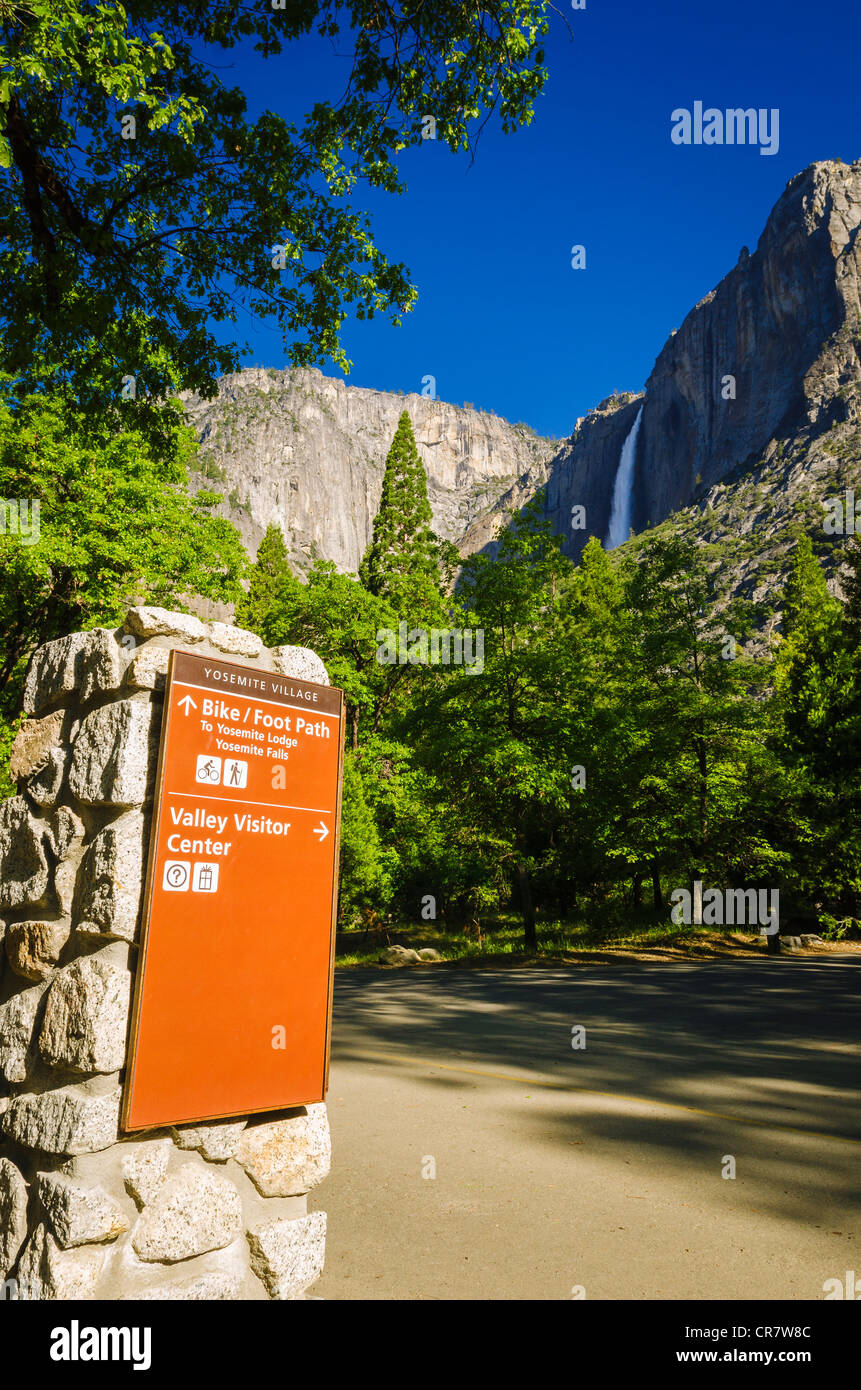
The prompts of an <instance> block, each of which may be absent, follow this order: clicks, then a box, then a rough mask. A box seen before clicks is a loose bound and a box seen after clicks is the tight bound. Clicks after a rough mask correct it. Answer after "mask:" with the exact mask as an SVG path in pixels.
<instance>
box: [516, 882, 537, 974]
mask: <svg viewBox="0 0 861 1390" xmlns="http://www.w3.org/2000/svg"><path fill="white" fill-rule="evenodd" d="M517 887H518V889H519V892H520V911H521V912H522V914H523V934H524V937H525V940H526V949H527V951H537V949H538V937H537V935H536V932H535V907H534V905H533V902H532V889H531V888H530V886H529V875H528V873H527V872H526V866H525V864H524V863H523V861H522V860H518V861H517Z"/></svg>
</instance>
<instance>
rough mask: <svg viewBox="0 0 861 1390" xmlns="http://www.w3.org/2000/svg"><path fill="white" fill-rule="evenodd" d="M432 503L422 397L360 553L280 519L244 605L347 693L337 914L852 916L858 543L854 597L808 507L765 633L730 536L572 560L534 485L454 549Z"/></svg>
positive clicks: (355, 917) (464, 922)
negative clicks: (310, 653)
mask: <svg viewBox="0 0 861 1390" xmlns="http://www.w3.org/2000/svg"><path fill="white" fill-rule="evenodd" d="M430 520H431V514H430V507H429V505H428V501H427V493H426V482H425V475H424V469H423V466H422V463H421V460H420V458H419V455H418V452H417V450H416V446H415V442H414V439H413V435H412V430H411V428H410V423H409V417H408V416H407V415H406V413H404V415H402V417H401V421H400V424H399V427H398V431H397V434H396V436H395V439H394V441H393V444H392V448H391V451H390V453H389V456H388V459H387V463H386V472H385V478H384V483H383V493H382V500H381V504H380V510H379V513H378V515H377V518H376V522H375V526H374V535H373V539H372V542H371V544H370V546H369V548H368V551H367V553H366V555H365V557H364V560H363V562H362V566H361V568H360V572H359V574H358V575H347V574H339V573H337V572H336V570H335V568H334V566H333V565H332V564H330V563H326V562H324V561H318V562H317V563H316V564H315V565H314V567H313V568H312V570H311V572H310V574H309V576H308V579H307V582H302V581H300V580H299V579H298V578H296V577H295V576H294V575H293V574H292V573H291V571H290V567H289V564H288V561H287V554H286V550H285V547H284V542H283V538H282V536H281V533H280V531H279V530H278V529H277V528H275V527H272V528H270V529H269V531H268V532H267V534H266V536H265V538H264V540H263V542H262V544H261V546H260V550H259V554H258V557H257V561H256V564H255V565H254V566H253V567H252V570H251V574H250V586H249V590H248V593H247V595H246V596H245V597H244V598H243V599H242V600H241V602H240V604H239V607H238V609H237V622H238V623H239V624H240V625H242V626H246V627H248V628H251V629H252V630H254V631H256V632H258V633H259V634H260V635H261V636H262V637H263V638H264V640H265V641H266V642H267V643H269V644H270V645H276V644H280V643H287V642H289V643H295V644H298V645H305V646H310V647H313V648H314V649H315V650H316V651H318V652H319V654H320V655H321V656H322V658H323V660H324V661H325V663H326V665H327V667H328V669H329V672H330V676H331V679H332V681H333V683H334V684H336V685H339V686H341V687H342V688H343V689H344V691H345V693H346V696H347V700H348V719H349V735H348V749H347V755H346V768H345V779H344V817H343V831H342V839H343V844H342V880H341V920H342V923H343V924H345V925H349V924H358V923H360V922H362V921H365V922H367V921H368V920H374V919H375V918H376V917H378V916H385V915H391V916H392V917H393V919H394V920H395V921H404V922H410V921H418V920H419V919H420V918H421V917H422V915H424V917H425V918H428V917H433V918H439V920H440V921H441V923H442V926H443V929H447V930H450V931H462V930H463V929H464V928H468V927H472V928H473V929H474V930H476V931H479V932H480V931H481V929H482V924H484V927H485V930H486V929H488V926H489V927H490V929H491V930H492V924H493V922H494V920H496V919H498V917H499V914H501V913H504V912H506V911H514V912H516V913H518V914H519V916H520V917H521V919H522V924H523V933H524V939H525V944H526V946H527V948H530V947H532V948H534V947H535V945H536V943H537V940H538V933H539V932H540V930H541V925H542V924H546V923H550V922H556V923H560V922H562V923H564V922H565V921H571V920H575V919H577V918H580V917H587V918H591V919H593V920H597V921H601V922H606V923H607V924H608V930H612V924H613V923H614V922H619V921H622V920H624V919H625V918H626V916H629V915H630V914H631V913H632V912H637V911H644V912H651V913H653V914H654V915H655V918H656V920H666V921H667V922H669V920H670V907H669V903H670V898H671V894H672V893H673V892H674V890H677V889H687V890H690V888H691V884H692V883H695V882H697V881H699V882H700V883H704V884H707V885H709V886H710V887H714V888H717V889H719V890H721V891H723V890H727V889H745V890H757V891H759V892H763V891H764V890H768V891H769V892H772V893H774V892H777V893H778V894H779V901H780V917H781V927H782V930H783V931H784V932H788V931H789V930H790V929H791V928H794V929H795V930H801V931H804V930H809V931H814V930H818V931H821V932H823V933H825V934H827V935H829V936H832V937H840V936H842V935H844V934H845V933H847V932H852V931H854V930H855V928H856V917H857V915H858V891H859V870H861V863H859V835H858V810H859V791H858V756H857V749H858V746H859V741H858V737H859V726H858V720H859V717H861V663H859V657H858V649H859V636H861V549H859V547H858V544H857V541H855V540H854V539H853V540H852V541H851V542H849V543H848V546H847V550H846V560H847V562H848V577H847V578H846V580H845V582H844V590H845V598H844V600H843V601H841V600H839V599H837V598H835V597H834V596H832V594H831V593H830V592H829V589H828V586H827V584H826V580H825V576H824V572H823V569H822V567H821V565H820V562H819V559H818V558H817V554H816V547H815V546H814V543H813V542H814V540H817V541H818V539H819V538H817V537H811V536H810V535H808V534H806V533H805V532H804V530H803V529H802V527H801V525H800V524H799V528H798V533H797V535H796V536H795V537H794V538H793V544H792V547H791V551H790V554H791V566H790V570H789V573H788V574H787V577H786V582H785V587H784V591H783V594H782V614H783V619H782V632H781V633H780V635H779V636H777V637H774V638H772V639H771V640H770V641H768V642H767V641H766V640H765V639H764V638H763V630H764V625H765V623H764V614H763V613H762V612H760V611H759V610H758V609H757V605H756V604H755V603H753V602H752V601H751V600H749V599H745V598H742V597H739V596H738V595H733V593H732V592H731V588H732V584H731V581H732V568H731V554H730V553H727V552H725V551H721V549H720V548H719V547H715V546H709V545H706V544H700V543H696V542H692V541H689V540H682V539H680V538H679V537H678V536H676V535H674V533H673V530H672V525H671V523H667V524H665V525H664V526H662V527H659V528H656V529H655V530H653V531H651V532H647V533H645V534H644V535H642V536H639V537H636V538H633V539H631V540H630V541H628V542H627V543H626V544H624V545H623V546H621V547H620V548H619V549H618V550H614V551H610V552H606V551H605V550H604V549H603V547H602V545H601V543H600V541H598V540H597V539H594V538H593V539H591V540H590V541H589V542H588V543H587V545H586V547H585V549H584V551H583V554H582V557H581V560H580V563H579V564H577V565H575V564H573V563H572V562H571V561H570V560H568V559H567V558H566V557H565V556H564V555H563V554H562V551H561V545H560V540H559V537H558V536H554V535H553V534H551V532H550V529H549V527H548V524H547V522H546V521H545V519H544V518H543V515H542V497H541V495H540V494H539V496H538V497H536V498H535V499H534V501H533V502H532V503H531V504H530V505H529V506H528V507H526V508H525V509H524V510H523V511H522V512H520V513H518V514H516V515H512V516H511V518H510V520H509V523H508V525H507V527H506V528H505V529H504V530H503V531H502V533H501V535H500V537H499V540H498V543H497V546H496V552H495V554H493V555H492V556H491V555H488V554H477V555H473V556H471V557H469V558H468V559H467V560H466V561H465V563H463V564H462V565H460V564H459V563H458V560H459V557H457V556H456V555H453V554H452V548H451V547H450V546H447V545H446V544H444V543H441V542H439V541H438V540H437V538H436V537H435V536H434V535H433V533H432V531H431V529H430ZM446 625H447V626H448V627H449V628H450V629H452V630H461V629H462V630H463V634H464V636H463V650H464V652H466V650H467V639H466V634H467V633H468V632H469V630H470V629H472V630H473V632H474V635H475V643H474V645H475V648H476V649H477V648H478V646H479V636H480V639H481V650H482V651H483V658H482V661H481V663H480V665H479V663H477V662H473V664H472V665H470V664H468V663H467V661H463V662H462V663H461V664H459V665H458V664H455V663H453V662H450V663H449V664H446V663H445V661H444V655H445V653H444V652H443V653H439V652H437V655H436V660H434V649H433V647H432V646H431V647H430V648H428V643H427V641H426V640H424V641H422V640H421V638H422V636H423V634H427V633H428V632H430V631H433V630H434V629H443V628H444V627H445V626H446ZM404 627H406V628H407V629H408V632H409V635H410V637H411V639H412V641H411V644H409V645H406V649H404V648H405V644H404V643H403V641H401V642H400V644H399V647H400V650H401V656H400V657H399V660H398V661H397V662H394V661H391V660H389V659H388V649H387V648H386V643H385V640H384V639H385V637H386V635H387V634H391V633H398V632H400V633H401V634H403V631H404ZM705 920H708V919H707V918H706V919H705Z"/></svg>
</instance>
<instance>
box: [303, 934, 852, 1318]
mask: <svg viewBox="0 0 861 1390" xmlns="http://www.w3.org/2000/svg"><path fill="white" fill-rule="evenodd" d="M859 985H861V964H859V958H858V957H857V956H856V957H854V958H853V957H841V958H834V957H831V958H829V959H828V960H823V959H822V958H818V959H799V958H796V959H789V958H782V959H779V960H766V959H760V960H756V961H750V960H732V961H722V962H708V963H704V964H679V965H672V966H664V965H651V964H639V963H631V964H622V965H614V966H607V967H604V966H597V967H596V966H587V967H574V968H571V969H562V968H558V967H550V968H548V967H540V966H537V967H534V968H528V967H518V968H515V969H494V970H488V969H484V970H461V969H449V968H447V967H444V966H430V967H425V968H415V969H412V970H410V969H402V970H396V971H395V970H392V971H384V970H356V971H342V972H339V973H338V975H337V977H336V992H335V1012H334V1034H333V1039H334V1041H333V1052H332V1070H331V1085H330V1092H329V1115H330V1121H331V1126H332V1137H333V1148H334V1155H333V1168H332V1175H331V1176H330V1178H329V1179H327V1181H326V1182H325V1183H323V1185H322V1186H321V1187H320V1188H319V1189H318V1190H317V1191H316V1192H315V1193H314V1194H312V1198H311V1200H310V1205H311V1206H313V1207H323V1208H325V1210H326V1211H327V1212H328V1214H329V1232H328V1240H327V1262H326V1270H325V1273H324V1275H323V1278H322V1279H321V1280H320V1282H319V1284H318V1285H317V1286H316V1288H315V1289H314V1293H315V1294H317V1295H319V1296H322V1297H325V1298H328V1299H360V1298H376V1299H451V1298H470V1299H483V1298H493V1299H521V1298H539V1299H570V1298H571V1297H572V1290H574V1289H575V1288H576V1287H578V1286H579V1287H580V1288H582V1289H583V1290H585V1296H586V1298H587V1299H631V1298H634V1299H640V1298H644V1299H651V1298H659V1299H677V1298H678V1299H681V1298H703V1299H713V1298H756V1299H769V1300H784V1299H801V1298H814V1299H822V1298H823V1297H824V1294H823V1290H822V1285H823V1283H824V1281H825V1280H826V1279H829V1278H839V1279H841V1280H842V1279H843V1278H844V1275H845V1272H846V1270H849V1269H855V1270H858V1271H859V1274H861V1244H859V1231H861V1221H859V1205H861V1200H859V1181H858V1176H859V1171H861V1064H859V1035H861V1008H859V1002H858V993H859ZM575 1025H579V1026H582V1027H584V1028H585V1030H586V1035H585V1041H586V1047H585V1050H574V1049H573V1048H572V1046H571V1041H572V1028H573V1027H574V1026H575ZM730 1158H731V1159H733V1160H734V1163H735V1172H736V1176H735V1178H734V1179H733V1178H728V1177H727V1178H725V1177H723V1176H722V1172H724V1171H730V1169H731V1167H732V1164H731V1162H730ZM433 1173H435V1176H424V1174H428V1175H430V1174H433Z"/></svg>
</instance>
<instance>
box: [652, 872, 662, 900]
mask: <svg viewBox="0 0 861 1390" xmlns="http://www.w3.org/2000/svg"><path fill="white" fill-rule="evenodd" d="M652 902H653V903H654V905H655V908H656V910H660V909H661V908H662V907H663V905H664V895H663V893H662V892H661V873H660V870H659V868H658V866H657V864H653V865H652Z"/></svg>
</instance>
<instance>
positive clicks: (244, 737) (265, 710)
mask: <svg viewBox="0 0 861 1390" xmlns="http://www.w3.org/2000/svg"><path fill="white" fill-rule="evenodd" d="M343 716H344V696H343V692H342V691H340V690H335V689H333V688H332V687H330V686H325V685H316V684H313V683H312V682H309V681H299V680H294V679H293V678H291V677H289V676H279V675H276V674H274V673H272V672H270V671H264V670H261V669H258V668H257V667H253V666H246V665H238V664H236V663H234V662H228V661H221V660H218V659H217V658H213V657H208V656H197V655H194V654H192V653H190V652H185V651H173V652H172V653H171V659H170V667H169V670H168V676H167V684H166V689H165V697H164V720H163V724H162V734H161V749H160V753H159V771H158V784H157V788H156V797H155V805H154V808H153V822H152V831H151V838H150V848H149V861H148V867H147V880H146V888H145V894H144V906H143V926H142V935H141V947H140V959H139V962H138V969H137V976H136V982H135V997H134V1008H133V1013H132V1024H131V1035H130V1045H129V1064H128V1068H127V1073H126V1089H125V1094H124V1097H123V1111H122V1123H123V1128H124V1129H125V1130H127V1131H133V1130H140V1129H149V1128H152V1127H160V1126H162V1125H167V1124H181V1123H187V1122H190V1121H194V1120H198V1121H205V1120H218V1119H226V1118H229V1117H230V1116H233V1115H247V1114H255V1113H261V1112H264V1111H268V1110H280V1109H286V1108H288V1107H290V1106H298V1105H303V1104H310V1103H311V1102H313V1101H320V1100H322V1099H323V1098H324V1096H325V1093H326V1086H327V1082H328V1064H329V1034H330V1025H331V1010H332V968H333V961H334V949H335V919H336V913H337V866H338V844H339V834H340V809H341V775H342V767H343V750H344V717H343Z"/></svg>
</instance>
